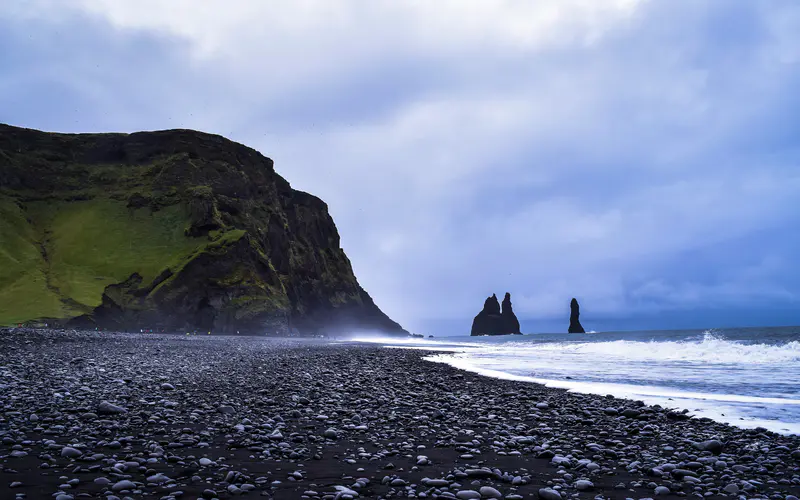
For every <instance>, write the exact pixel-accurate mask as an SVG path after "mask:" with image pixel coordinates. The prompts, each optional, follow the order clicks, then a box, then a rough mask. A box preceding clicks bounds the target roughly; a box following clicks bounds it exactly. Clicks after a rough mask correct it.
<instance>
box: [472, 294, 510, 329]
mask: <svg viewBox="0 0 800 500" xmlns="http://www.w3.org/2000/svg"><path fill="white" fill-rule="evenodd" d="M510 334H517V335H518V334H520V330H519V320H517V316H516V315H515V314H514V310H513V308H512V307H511V294H510V293H506V295H505V297H504V298H503V304H502V309H501V307H500V302H499V301H498V300H497V295H495V294H492V296H491V297H489V298H487V299H486V301H484V303H483V309H482V310H481V312H479V313H478V315H477V316H475V319H474V320H473V321H472V331H471V334H470V335H473V336H477V335H510Z"/></svg>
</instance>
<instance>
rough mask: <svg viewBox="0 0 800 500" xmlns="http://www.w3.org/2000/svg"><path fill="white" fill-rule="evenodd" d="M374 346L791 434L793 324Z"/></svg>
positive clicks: (797, 383) (799, 382)
mask: <svg viewBox="0 0 800 500" xmlns="http://www.w3.org/2000/svg"><path fill="white" fill-rule="evenodd" d="M361 340H368V339H361ZM373 341H375V340H374V339H373ZM380 342H381V343H383V344H384V345H386V346H387V347H402V348H415V349H429V350H433V351H436V353H434V354H432V355H430V356H428V357H427V359H429V360H430V361H435V362H440V363H447V364H449V365H452V366H454V367H456V368H460V369H463V370H469V371H472V372H476V373H480V374H483V375H486V376H490V377H497V378H503V379H511V380H522V381H529V382H537V383H542V384H545V385H547V386H550V387H559V388H564V389H568V390H570V391H575V392H582V393H591V394H600V395H606V394H612V395H614V396H618V397H624V398H630V399H637V400H641V401H644V402H645V403H647V404H660V405H661V406H663V407H667V408H675V409H681V410H682V409H687V410H689V411H690V413H691V414H693V415H696V416H704V417H709V418H712V419H714V420H717V421H721V422H728V423H730V424H732V425H737V426H740V427H746V428H753V427H764V428H767V429H769V430H772V431H775V432H780V433H784V434H800V327H780V328H737V329H719V330H676V331H647V332H608V333H591V334H583V335H576V334H572V335H569V334H532V335H515V336H500V337H468V336H467V337H441V338H434V339H424V340H423V339H412V340H401V341H398V340H390V339H383V340H380Z"/></svg>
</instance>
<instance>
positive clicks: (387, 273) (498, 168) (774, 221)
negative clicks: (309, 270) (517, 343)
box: [0, 0, 800, 335]
mask: <svg viewBox="0 0 800 500" xmlns="http://www.w3.org/2000/svg"><path fill="white" fill-rule="evenodd" d="M798 88H800V3H798V2H797V1H796V0H763V1H758V2H754V1H751V0H538V1H536V2H531V1H529V0H485V1H483V0H437V1H424V0H403V1H398V0H392V1H389V0H369V1H366V0H294V1H292V2H285V1H278V0H276V1H268V0H236V1H230V0H204V1H203V2H196V1H194V0H170V1H169V2H165V1H162V0H116V1H107V0H4V1H3V2H2V3H0V122H4V123H9V124H12V125H17V126H24V127H31V128H37V129H42V130H48V131H58V132H105V131H108V132H111V131H114V132H133V131H137V130H157V129H169V128H192V129H198V130H203V131H207V132H212V133H217V134H221V135H224V136H226V137H228V138H230V139H232V140H235V141H237V142H241V143H244V144H246V145H248V146H251V147H253V148H255V149H257V150H259V151H260V152H262V153H263V154H264V155H266V156H269V157H270V158H272V159H273V160H274V161H275V167H276V170H277V171H278V172H279V173H280V174H281V175H282V176H283V177H285V178H286V179H287V180H288V181H289V182H290V183H291V184H292V186H293V187H294V188H296V189H301V190H303V191H308V192H310V193H313V194H315V195H317V196H319V197H320V198H322V199H323V200H325V201H326V202H327V203H328V206H329V208H330V212H331V215H332V216H333V218H334V220H335V222H336V224H337V227H338V229H339V232H340V234H341V237H342V247H343V248H344V250H345V251H346V253H347V255H348V256H349V257H350V260H351V261H352V263H353V268H354V270H355V273H356V276H357V277H358V279H359V282H360V283H361V284H362V285H363V287H364V288H365V289H366V290H367V291H368V292H369V293H370V294H371V295H372V296H373V298H374V299H375V301H376V303H377V304H378V305H379V306H380V307H381V308H382V309H383V310H384V311H385V312H386V313H387V314H389V316H391V317H392V318H393V319H395V320H397V321H398V322H400V323H401V324H402V325H403V326H404V327H406V328H407V329H409V330H412V331H415V332H419V333H424V334H438V335H446V334H463V333H468V332H469V328H470V325H471V321H472V318H473V317H474V315H475V314H477V313H478V311H479V310H480V309H481V307H482V305H483V301H484V299H485V298H486V297H487V296H488V295H491V294H492V293H496V294H497V295H498V296H500V297H501V298H502V294H503V293H505V292H510V293H511V294H512V302H513V304H514V310H515V312H516V313H517V316H518V317H519V318H520V320H521V323H522V330H523V331H524V332H556V331H566V328H567V325H568V323H569V321H568V316H569V300H570V299H571V298H572V297H577V298H578V300H579V301H580V303H581V312H582V315H581V319H582V322H583V323H584V326H585V327H586V328H587V329H590V330H597V331H605V330H615V329H670V328H711V327H726V326H751V325H752V326H755V325H790V324H794V325H796V324H800V259H798V254H799V252H800V232H798V231H797V229H798V227H800V196H798V195H800V92H798V91H797V89H798Z"/></svg>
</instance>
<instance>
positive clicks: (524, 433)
mask: <svg viewBox="0 0 800 500" xmlns="http://www.w3.org/2000/svg"><path fill="white" fill-rule="evenodd" d="M424 355H425V353H424V352H422V351H412V350H401V349H383V348H380V347H374V346H356V345H328V344H327V343H324V342H321V341H303V340H275V339H265V338H256V337H249V338H248V337H215V336H197V337H183V336H170V335H152V334H150V335H148V334H144V335H141V334H111V333H106V332H102V333H96V332H55V331H41V330H39V331H33V330H24V329H17V330H8V331H3V330H0V443H1V444H0V466H2V472H0V498H2V499H6V498H9V499H12V498H28V499H38V498H54V499H56V500H69V499H78V498H106V499H108V500H114V499H115V498H133V499H136V498H162V499H164V498H232V497H234V496H244V497H245V498H247V497H259V496H264V497H268V498H342V499H344V498H355V497H359V498H395V497H418V498H460V499H470V498H511V499H513V498H544V499H547V500H558V499H560V498H564V499H566V498H597V497H598V496H602V497H603V498H637V499H638V498H652V497H656V496H664V497H667V498H668V497H676V496H687V497H692V498H695V497H702V498H718V497H719V498H722V497H727V498H732V497H733V498H774V499H787V500H795V499H796V497H797V496H798V495H799V494H800V437H797V436H781V435H777V434H773V433H770V432H766V431H763V430H742V429H738V428H735V427H731V426H728V425H723V424H718V423H715V422H711V421H709V420H704V419H694V418H691V419H689V418H687V415H685V414H682V413H677V412H670V411H669V410H667V409H662V408H658V407H647V406H644V405H643V404H641V403H637V402H634V401H627V400H621V399H615V398H611V397H599V396H591V395H581V394H571V393H567V392H564V391H562V390H558V389H549V388H546V387H543V386H540V385H535V384H528V383H520V382H510V381H502V380H495V379H489V378H485V377H481V376H477V375H474V374H471V373H465V372H459V371H458V370H455V369H453V368H451V367H449V366H446V365H443V364H437V363H430V362H426V361H424V360H422V357H423V356H424Z"/></svg>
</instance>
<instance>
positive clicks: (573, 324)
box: [567, 298, 586, 333]
mask: <svg viewBox="0 0 800 500" xmlns="http://www.w3.org/2000/svg"><path fill="white" fill-rule="evenodd" d="M580 315H581V308H580V306H579V305H578V301H577V300H576V299H574V298H573V299H572V300H571V301H570V303H569V330H567V333H586V330H584V329H583V326H581V322H580V320H579V318H580Z"/></svg>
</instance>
